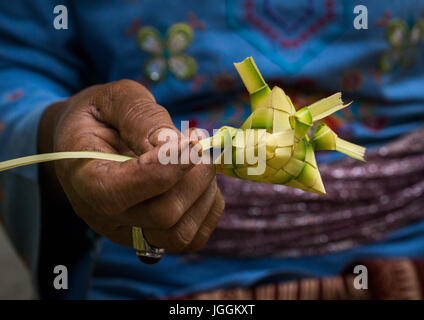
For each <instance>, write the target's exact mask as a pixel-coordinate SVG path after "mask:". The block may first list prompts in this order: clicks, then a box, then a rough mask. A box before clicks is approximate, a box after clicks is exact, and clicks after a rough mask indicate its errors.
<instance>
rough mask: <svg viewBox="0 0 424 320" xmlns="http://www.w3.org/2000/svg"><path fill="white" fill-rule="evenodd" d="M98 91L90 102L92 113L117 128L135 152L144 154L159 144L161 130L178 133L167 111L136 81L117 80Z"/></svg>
mask: <svg viewBox="0 0 424 320" xmlns="http://www.w3.org/2000/svg"><path fill="white" fill-rule="evenodd" d="M97 90H98V92H97V94H95V95H93V96H94V101H92V102H91V104H92V105H93V107H94V108H93V109H92V111H93V115H95V117H96V118H98V120H99V121H101V122H104V123H107V124H109V125H110V126H112V127H114V128H116V129H117V130H118V131H119V133H120V135H121V137H122V139H123V140H124V141H125V142H126V143H127V144H128V145H129V146H130V148H131V149H132V150H133V151H134V152H135V153H136V154H138V155H140V154H143V153H144V152H147V151H149V150H151V149H152V148H153V147H154V146H156V145H157V144H158V141H157V138H158V131H159V130H160V129H163V128H170V129H172V130H174V131H175V132H179V131H178V130H177V129H176V128H175V126H174V124H173V122H172V120H171V117H170V115H169V113H168V112H167V110H166V109H165V108H163V107H162V106H160V105H158V104H157V103H156V100H155V99H154V97H153V96H152V94H151V93H150V92H149V90H147V89H146V88H145V87H144V86H142V85H141V84H139V83H138V82H135V81H132V80H120V81H116V82H113V83H110V84H107V85H105V86H101V87H99V88H97Z"/></svg>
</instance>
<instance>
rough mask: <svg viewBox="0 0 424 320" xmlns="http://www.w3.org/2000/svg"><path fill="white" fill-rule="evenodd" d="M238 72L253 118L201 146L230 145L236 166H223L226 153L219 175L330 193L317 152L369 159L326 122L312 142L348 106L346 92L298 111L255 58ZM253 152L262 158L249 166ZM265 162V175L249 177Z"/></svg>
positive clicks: (218, 163) (223, 130) (239, 66)
mask: <svg viewBox="0 0 424 320" xmlns="http://www.w3.org/2000/svg"><path fill="white" fill-rule="evenodd" d="M235 67H236V69H237V71H238V72H239V74H240V77H241V79H242V80H243V83H244V84H245V86H246V89H247V90H248V92H249V94H250V100H251V106H252V114H251V115H250V116H249V117H248V118H247V119H246V121H245V122H244V123H243V124H242V126H241V127H240V129H236V128H232V127H222V128H221V129H219V130H218V132H217V133H215V135H214V136H213V137H211V138H208V139H204V140H202V141H201V142H200V143H201V144H202V147H203V149H208V148H212V147H228V145H230V146H231V149H232V150H231V158H232V161H230V162H227V161H223V159H224V157H225V150H224V151H223V152H222V154H221V156H220V157H218V158H217V160H216V162H215V164H216V170H217V172H219V173H222V174H225V175H227V176H231V177H238V178H241V179H247V180H253V181H258V182H267V183H274V184H284V185H287V186H290V187H294V188H299V189H302V190H305V191H310V192H315V193H319V194H325V188H324V185H323V183H322V180H321V175H320V173H319V170H318V166H317V162H316V159H315V151H316V150H337V151H339V152H343V153H345V154H346V155H348V156H350V157H352V158H355V159H358V160H362V161H363V160H364V153H365V148H364V147H361V146H358V145H355V144H353V143H350V142H348V141H345V140H343V139H341V138H339V137H338V136H337V134H336V133H335V132H333V131H332V130H331V129H330V128H329V127H328V126H327V125H325V124H324V123H319V124H318V126H317V127H316V129H315V132H314V133H313V134H312V135H311V137H310V136H309V135H308V133H309V131H310V129H311V128H312V126H313V124H314V122H316V121H318V120H321V119H323V118H325V117H326V116H328V115H330V114H332V113H334V112H336V111H338V110H340V109H342V108H345V107H347V106H349V105H348V104H347V105H345V104H343V102H342V99H341V93H336V94H333V95H332V96H330V97H328V98H324V99H322V100H319V101H317V102H315V103H314V104H312V105H310V106H306V107H304V108H301V109H300V110H298V111H296V109H295V107H294V106H293V103H292V102H291V100H290V97H288V96H287V95H286V94H285V93H284V91H283V90H282V89H281V88H279V87H274V88H273V89H272V90H271V89H270V88H269V86H268V85H267V84H266V83H265V81H264V79H263V77H262V75H261V74H260V72H259V70H258V68H257V66H256V64H255V62H254V60H253V58H251V57H249V58H246V59H245V60H244V61H243V62H240V63H235ZM249 129H250V130H249ZM249 131H250V132H249ZM249 136H251V138H250V139H249ZM229 140H230V142H229ZM249 141H250V143H248V142H249ZM261 147H262V148H263V149H264V150H265V153H264V156H263V157H260V156H259V149H260V148H261ZM249 148H250V149H253V150H250V152H251V154H255V155H257V163H248V161H246V155H247V154H248V151H249ZM260 161H263V162H264V168H265V170H264V172H263V173H261V174H251V173H250V174H249V169H253V168H255V167H258V164H259V162H260ZM250 172H251V171H250Z"/></svg>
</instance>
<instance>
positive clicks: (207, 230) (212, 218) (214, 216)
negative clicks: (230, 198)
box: [184, 189, 225, 252]
mask: <svg viewBox="0 0 424 320" xmlns="http://www.w3.org/2000/svg"><path fill="white" fill-rule="evenodd" d="M224 209H225V201H224V197H223V196H222V194H221V191H220V190H219V189H218V190H217V193H216V198H215V202H214V204H213V207H212V209H211V210H210V211H209V213H208V215H207V217H206V218H205V220H204V221H203V223H202V225H201V226H200V228H199V230H198V231H197V233H196V235H195V237H194V239H193V240H192V241H191V243H190V244H189V245H188V246H187V247H186V248H184V252H194V251H199V250H200V249H202V248H203V247H204V246H205V244H206V242H207V241H208V240H209V238H210V236H211V235H212V232H213V231H214V230H215V228H216V226H217V225H218V222H219V219H220V218H221V215H222V213H223V212H224Z"/></svg>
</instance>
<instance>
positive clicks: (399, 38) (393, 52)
mask: <svg viewBox="0 0 424 320" xmlns="http://www.w3.org/2000/svg"><path fill="white" fill-rule="evenodd" d="M423 38H424V18H420V19H418V20H417V21H416V22H415V23H414V24H413V25H412V26H411V27H410V26H409V25H408V23H407V22H406V21H404V20H402V19H392V20H391V21H390V23H389V24H388V26H387V28H386V39H387V41H388V42H389V44H390V49H389V50H387V51H386V52H385V53H384V54H383V56H382V57H381V59H380V68H381V70H382V71H383V72H388V71H391V70H392V69H394V68H395V67H402V68H408V67H411V66H412V65H413V64H414V63H415V61H416V59H417V55H418V54H419V50H418V48H419V46H420V45H421V44H422V41H423Z"/></svg>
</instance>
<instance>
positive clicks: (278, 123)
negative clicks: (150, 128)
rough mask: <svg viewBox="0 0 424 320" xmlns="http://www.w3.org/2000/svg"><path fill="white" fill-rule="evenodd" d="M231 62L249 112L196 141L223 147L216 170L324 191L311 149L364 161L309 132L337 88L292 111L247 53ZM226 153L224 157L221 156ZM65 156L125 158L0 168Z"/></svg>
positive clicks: (330, 109)
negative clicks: (239, 121)
mask: <svg viewBox="0 0 424 320" xmlns="http://www.w3.org/2000/svg"><path fill="white" fill-rule="evenodd" d="M235 67H236V69H237V71H238V72H239V74H240V77H241V79H242V81H243V83H244V84H245V86H246V88H247V90H248V92H249V94H250V100H251V106H252V114H251V115H250V116H249V117H248V118H247V119H246V121H245V122H244V123H243V125H242V126H241V127H240V128H233V127H228V126H224V127H222V128H221V129H219V130H218V131H217V132H216V133H215V134H214V136H212V137H210V138H206V139H203V140H201V141H200V142H199V143H200V145H201V146H202V148H203V149H204V150H208V149H210V148H224V150H223V151H222V153H221V155H220V156H219V157H218V158H217V159H216V160H215V166H216V170H217V172H218V173H221V174H224V175H227V176H231V177H236V178H241V179H247V180H253V181H258V182H267V183H273V184H284V185H287V186H290V187H294V188H299V189H302V190H305V191H310V192H315V193H319V194H325V188H324V185H323V183H322V180H321V175H320V173H319V170H318V166H317V162H316V159H315V151H318V150H337V151H339V152H343V153H345V154H346V155H348V156H350V157H352V158H355V159H358V160H364V153H365V148H364V147H361V146H358V145H355V144H353V143H350V142H347V141H345V140H343V139H341V138H339V137H338V136H337V134H336V133H334V132H333V131H332V130H331V129H330V128H329V127H328V126H327V125H325V124H324V123H319V124H318V125H317V127H316V128H315V130H314V132H313V134H312V135H309V131H311V129H312V127H313V124H314V122H316V121H318V120H321V119H323V118H325V117H326V116H328V115H330V114H332V113H334V112H336V111H338V110H340V109H342V108H345V107H347V106H348V105H346V104H343V102H342V99H341V93H336V94H333V95H332V96H330V97H328V98H324V99H322V100H319V101H317V102H315V103H313V104H312V105H310V106H306V107H304V108H301V109H300V110H298V111H296V109H295V107H294V106H293V103H292V102H291V100H290V97H288V96H287V95H286V94H285V93H284V91H283V90H282V89H281V88H279V87H274V88H273V89H272V90H271V89H270V88H269V86H268V85H267V84H266V83H265V81H264V79H263V77H262V75H261V74H260V72H259V70H258V68H257V66H256V64H255V62H254V60H253V58H252V57H249V58H246V59H245V60H244V61H242V62H240V63H235ZM260 150H263V151H264V152H263V153H261V152H260ZM228 151H230V152H229V153H228ZM228 154H229V158H230V161H227V159H226V158H227V157H226V155H228ZM248 155H252V157H249V156H248ZM261 155H262V156H261ZM70 158H93V159H103V160H111V161H126V160H129V159H131V158H130V157H127V156H121V155H116V154H107V153H101V152H87V151H80V152H79V151H77V152H58V153H50V154H41V155H33V156H28V157H23V158H18V159H12V160H8V161H4V162H0V171H4V170H8V169H12V168H15V167H19V166H24V165H29V164H34V163H40V162H46V161H54V160H61V159H70ZM252 159H254V160H255V161H253V162H252V161H251V160H252ZM260 167H262V168H263V170H262V172H257V171H255V170H256V169H258V168H260Z"/></svg>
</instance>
